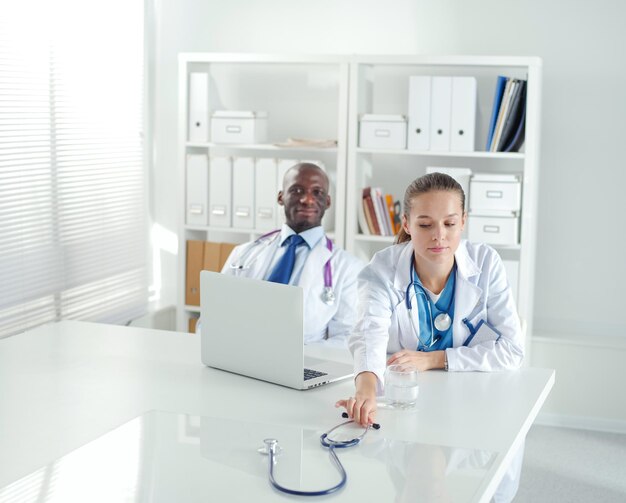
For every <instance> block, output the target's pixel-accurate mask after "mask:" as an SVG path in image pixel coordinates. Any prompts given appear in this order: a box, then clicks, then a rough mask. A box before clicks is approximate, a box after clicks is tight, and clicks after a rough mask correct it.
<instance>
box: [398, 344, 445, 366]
mask: <svg viewBox="0 0 626 503" xmlns="http://www.w3.org/2000/svg"><path fill="white" fill-rule="evenodd" d="M387 365H412V366H413V367H415V368H416V369H417V370H419V371H424V370H431V369H442V368H444V367H445V351H428V352H426V351H410V350H408V349H403V350H402V351H398V352H397V353H394V354H392V355H391V356H390V357H389V359H388V360H387Z"/></svg>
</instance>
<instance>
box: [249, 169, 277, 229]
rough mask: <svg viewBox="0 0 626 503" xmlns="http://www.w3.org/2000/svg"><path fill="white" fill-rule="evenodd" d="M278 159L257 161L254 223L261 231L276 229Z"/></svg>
mask: <svg viewBox="0 0 626 503" xmlns="http://www.w3.org/2000/svg"><path fill="white" fill-rule="evenodd" d="M277 171H278V170H277V166H276V159H257V160H256V166H255V184H254V208H255V209H254V221H255V227H256V229H257V230H259V231H271V230H274V229H276V210H277V208H278V203H277V202H276V198H277V196H278V191H277V190H276V176H277Z"/></svg>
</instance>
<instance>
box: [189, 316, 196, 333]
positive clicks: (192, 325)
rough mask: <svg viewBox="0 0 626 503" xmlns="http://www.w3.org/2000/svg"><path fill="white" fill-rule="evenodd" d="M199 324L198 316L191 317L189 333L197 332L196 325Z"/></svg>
mask: <svg viewBox="0 0 626 503" xmlns="http://www.w3.org/2000/svg"><path fill="white" fill-rule="evenodd" d="M197 324H198V318H189V333H190V334H195V333H196V325H197Z"/></svg>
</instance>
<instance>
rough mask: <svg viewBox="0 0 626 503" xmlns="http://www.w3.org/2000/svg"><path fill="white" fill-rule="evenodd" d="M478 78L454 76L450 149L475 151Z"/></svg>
mask: <svg viewBox="0 0 626 503" xmlns="http://www.w3.org/2000/svg"><path fill="white" fill-rule="evenodd" d="M476 89H477V84H476V78H475V77H452V116H451V119H450V150H452V151H453V152H473V151H474V150H475V147H474V140H475V132H476Z"/></svg>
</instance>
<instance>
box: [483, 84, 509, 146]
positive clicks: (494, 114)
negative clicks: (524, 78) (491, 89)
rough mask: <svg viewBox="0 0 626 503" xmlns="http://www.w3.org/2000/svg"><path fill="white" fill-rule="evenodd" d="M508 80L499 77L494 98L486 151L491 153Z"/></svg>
mask: <svg viewBox="0 0 626 503" xmlns="http://www.w3.org/2000/svg"><path fill="white" fill-rule="evenodd" d="M506 81H507V78H506V77H504V76H503V75H498V81H497V82H496V94H495V95H494V97H493V108H492V110H491V121H490V122H489V134H488V135H487V146H486V147H485V150H486V151H487V152H489V150H491V140H493V133H494V131H495V129H496V122H497V121H498V112H499V111H500V103H501V102H502V94H503V93H504V86H506Z"/></svg>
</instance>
